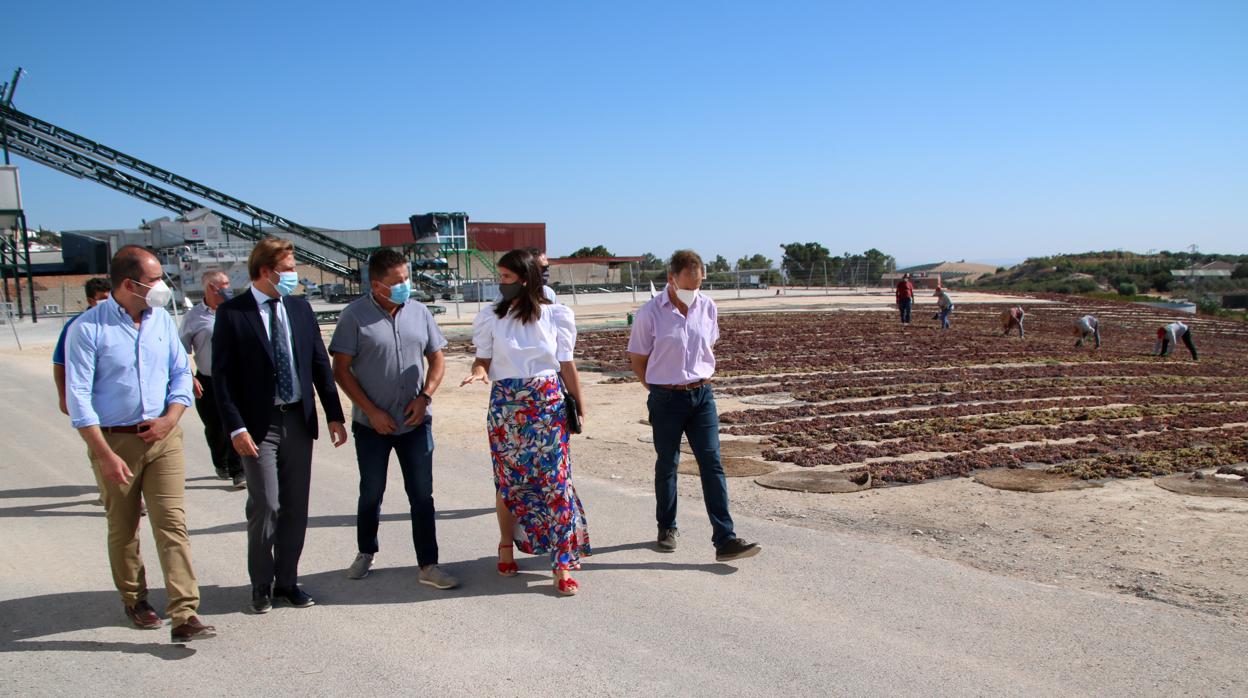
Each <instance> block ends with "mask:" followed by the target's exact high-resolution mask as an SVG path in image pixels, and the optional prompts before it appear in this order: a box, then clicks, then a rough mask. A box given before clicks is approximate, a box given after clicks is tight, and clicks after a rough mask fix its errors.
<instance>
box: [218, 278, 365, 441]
mask: <svg viewBox="0 0 1248 698" xmlns="http://www.w3.org/2000/svg"><path fill="white" fill-rule="evenodd" d="M282 306H283V307H285V308H286V317H288V318H289V319H290V344H291V347H292V348H293V349H294V354H295V368H296V370H298V372H299V384H300V386H301V387H302V389H303V390H302V393H303V394H302V395H301V396H300V397H301V399H302V400H303V416H304V419H306V420H307V422H308V432H309V433H310V434H312V438H314V439H315V438H316V437H317V434H318V430H317V424H316V421H317V420H316V403H315V402H314V401H313V399H312V389H313V387H315V388H316V393H317V394H318V395H320V398H321V406H322V407H324V408H325V417H326V421H329V422H344V423H345V421H346V419H345V418H344V417H343V414H342V403H341V402H340V401H339V399H338V388H337V386H336V385H334V372H333V369H331V368H330V365H329V354H328V353H327V352H326V351H325V342H324V340H322V339H321V328H320V327H319V326H318V325H317V323H316V315H315V314H314V313H313V312H312V306H311V305H309V304H308V302H307V301H306V300H304V299H303V298H300V297H298V296H286V297H284V298H282ZM216 316H217V317H216V321H215V322H214V325H213V331H212V388H213V392H214V393H215V395H216V400H217V408H218V410H219V411H220V414H221V421H222V423H223V424H224V425H225V430H226V432H233V431H235V430H236V429H241V428H246V429H247V432H248V433H249V434H251V438H252V440H253V441H255V442H256V443H257V444H259V443H260V442H261V441H262V440H263V439H264V435H265V434H267V433H268V431H269V422H270V420H271V417H272V413H273V396H274V395H275V394H276V392H277V371H276V369H275V368H274V364H273V345H272V344H270V343H269V336H268V333H266V332H265V328H264V325H263V324H262V322H261V319H260V308H259V306H257V305H256V299H255V296H253V295H252V293H251V290H250V289H248V290H246V291H243V292H242V293H240V294H238V295H237V296H235V297H234V298H231V299H230V300H228V301H226V302H224V303H222V304H221V305H220V306H218V307H217V312H216Z"/></svg>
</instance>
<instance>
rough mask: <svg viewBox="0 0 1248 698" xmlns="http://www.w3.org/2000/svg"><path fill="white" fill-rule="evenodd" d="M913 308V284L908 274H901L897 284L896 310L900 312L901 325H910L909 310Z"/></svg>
mask: <svg viewBox="0 0 1248 698" xmlns="http://www.w3.org/2000/svg"><path fill="white" fill-rule="evenodd" d="M913 306H914V283H913V282H911V281H910V275H909V274H903V275H902V277H901V280H900V281H898V282H897V310H899V311H901V324H902V325H909V324H910V308H911V307H913Z"/></svg>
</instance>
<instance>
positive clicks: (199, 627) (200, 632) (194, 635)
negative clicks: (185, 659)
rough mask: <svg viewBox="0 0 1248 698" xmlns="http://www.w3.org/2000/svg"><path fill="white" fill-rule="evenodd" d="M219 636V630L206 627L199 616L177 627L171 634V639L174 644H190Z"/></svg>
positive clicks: (188, 619) (209, 626)
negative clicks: (193, 641) (192, 641)
mask: <svg viewBox="0 0 1248 698" xmlns="http://www.w3.org/2000/svg"><path fill="white" fill-rule="evenodd" d="M216 636H217V629H216V628H214V627H213V626H211V625H204V624H203V623H201V622H200V620H199V616H191V617H190V618H187V619H186V622H185V623H183V624H182V625H179V626H177V627H176V628H174V629H173V630H172V631H170V633H169V639H170V640H172V641H174V642H190V641H191V640H206V639H208V638H210V637H216Z"/></svg>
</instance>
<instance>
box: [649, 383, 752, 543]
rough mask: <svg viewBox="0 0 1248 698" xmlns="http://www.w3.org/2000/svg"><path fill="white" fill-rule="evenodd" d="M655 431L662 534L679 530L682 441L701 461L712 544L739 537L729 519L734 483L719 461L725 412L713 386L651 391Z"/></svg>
mask: <svg viewBox="0 0 1248 698" xmlns="http://www.w3.org/2000/svg"><path fill="white" fill-rule="evenodd" d="M646 406H647V407H649V408H650V427H651V429H652V430H653V432H654V452H655V454H656V455H657V456H658V458H657V460H655V462H654V498H655V504H656V506H655V518H656V519H658V523H659V529H665V528H676V467H677V465H679V463H680V437H681V435H682V434H683V435H685V436H687V437H688V438H689V446H690V447H691V448H692V450H693V454H694V458H696V459H697V461H698V475H699V476H701V478H702V498H703V499H704V500H705V501H706V514H707V516H708V517H709V518H710V519H711V530H712V535H711V542H712V543H714V544H715V546H716V547H719V546H720V545H723V544H724V543H725V542H727V541H728V540H729V539H730V538H733V537H734V536H735V534H734V533H733V528H732V516H730V515H729V514H728V482H727V480H725V479H724V466H723V464H721V463H720V461H719V412H718V411H717V410H716V409H715V394H714V392H713V391H712V390H711V386H709V385H704V386H702V387H700V388H695V389H693V390H688V391H685V390H668V389H667V388H660V387H657V386H650V398H649V400H647V401H646Z"/></svg>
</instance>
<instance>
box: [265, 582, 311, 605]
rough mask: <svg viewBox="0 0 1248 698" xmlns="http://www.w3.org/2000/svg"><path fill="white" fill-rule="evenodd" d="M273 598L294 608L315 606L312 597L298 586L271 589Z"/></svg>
mask: <svg viewBox="0 0 1248 698" xmlns="http://www.w3.org/2000/svg"><path fill="white" fill-rule="evenodd" d="M273 598H275V599H280V600H282V601H285V602H286V603H288V604H290V605H291V606H294V607H295V608H307V607H308V606H315V605H316V602H315V601H313V600H312V597H311V596H308V594H307V593H306V592H305V591H304V590H303V589H300V588H299V586H298V585H295V586H293V587H273Z"/></svg>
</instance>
